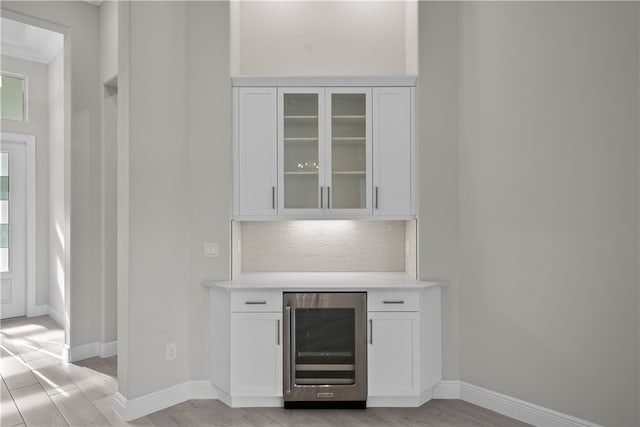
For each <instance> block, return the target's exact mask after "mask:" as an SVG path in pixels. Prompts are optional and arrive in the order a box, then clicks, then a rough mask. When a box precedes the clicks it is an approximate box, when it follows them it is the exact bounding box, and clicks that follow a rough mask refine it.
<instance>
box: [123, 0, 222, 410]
mask: <svg viewBox="0 0 640 427" xmlns="http://www.w3.org/2000/svg"><path fill="white" fill-rule="evenodd" d="M127 7H128V10H127V11H126V12H125V11H124V10H123V12H122V13H125V14H126V13H128V14H129V18H128V19H129V20H130V21H129V24H128V25H127V24H126V20H122V17H123V14H120V15H119V26H120V28H119V37H120V39H121V40H120V45H119V55H120V56H119V72H118V81H119V95H118V96H119V99H118V102H119V105H118V109H119V119H121V118H123V120H124V121H123V120H120V123H119V125H120V126H121V130H122V129H125V133H124V134H119V142H118V144H119V145H118V147H119V150H120V152H119V153H118V160H119V164H118V169H119V172H120V170H121V169H123V168H126V170H124V171H123V172H124V174H120V173H119V179H120V180H121V181H120V183H119V186H118V209H119V213H118V216H119V220H118V233H119V242H118V248H119V250H120V249H122V248H124V251H120V253H119V255H118V256H119V257H122V256H123V255H124V254H125V253H128V255H127V258H126V259H125V260H124V263H121V262H120V258H119V267H120V266H123V269H121V271H119V272H118V274H119V284H118V305H119V306H118V310H119V315H118V321H119V324H118V340H119V343H118V344H119V351H120V354H121V357H120V358H119V360H118V363H119V367H118V369H119V372H118V376H119V380H120V379H122V381H119V391H120V392H121V393H122V394H123V395H124V396H126V397H127V398H129V399H131V398H135V397H137V396H140V395H144V394H147V393H150V392H153V391H156V390H159V389H162V388H165V387H168V386H171V385H175V384H177V383H180V382H182V381H185V380H188V379H191V378H194V379H205V378H208V376H209V373H208V341H209V340H208V326H207V323H206V319H208V311H209V307H208V298H207V290H206V289H205V288H203V287H202V286H201V284H200V282H201V281H202V280H205V279H209V280H212V279H226V278H228V277H229V276H230V265H231V261H230V258H229V250H228V248H229V247H230V220H231V186H230V182H231V111H230V105H231V86H230V85H231V81H230V77H229V27H228V21H229V10H228V4H227V3H222V2H202V3H199V2H131V3H128V4H124V3H123V4H120V7H119V8H120V9H123V8H127ZM129 30H130V33H129V32H128V31H129ZM124 44H126V47H125V46H124ZM126 50H130V52H129V53H127V52H126ZM124 57H128V58H129V60H130V62H129V63H126V62H123V60H122V59H123V58H124ZM129 89H131V90H129ZM121 149H122V150H121ZM123 150H126V151H123ZM127 163H128V164H127ZM127 175H128V176H127ZM121 176H122V177H126V178H124V179H123V178H121ZM124 181H128V182H124ZM123 189H124V190H123ZM121 190H123V191H121ZM121 224H123V225H124V229H125V230H126V228H128V229H129V233H128V235H127V233H126V231H124V232H122V233H121V231H122V230H123V229H122V227H120V226H121ZM204 241H217V242H219V243H220V248H221V256H220V258H218V259H204V258H203V257H202V243H203V242H204ZM125 269H126V270H127V271H124V270H125ZM125 282H126V283H127V285H126V286H125ZM172 342H175V343H176V344H177V359H176V360H175V361H172V362H166V361H165V346H166V344H168V343H172Z"/></svg>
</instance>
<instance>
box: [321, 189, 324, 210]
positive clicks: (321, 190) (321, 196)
mask: <svg viewBox="0 0 640 427" xmlns="http://www.w3.org/2000/svg"><path fill="white" fill-rule="evenodd" d="M323 189H324V187H320V209H322V199H323V196H322V190H323Z"/></svg>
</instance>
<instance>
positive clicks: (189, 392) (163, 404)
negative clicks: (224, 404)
mask: <svg viewBox="0 0 640 427" xmlns="http://www.w3.org/2000/svg"><path fill="white" fill-rule="evenodd" d="M217 398H218V394H217V391H216V389H215V388H214V387H213V386H212V385H211V383H210V382H209V381H185V382H183V383H181V384H177V385H175V386H172V387H168V388H165V389H163V390H159V391H156V392H153V393H149V394H145V395H144V396H140V397H136V398H134V399H127V398H126V397H124V396H123V395H122V394H120V392H118V393H116V394H115V395H114V396H113V403H114V410H115V412H116V413H117V414H118V415H119V416H120V417H122V418H123V419H124V420H125V421H132V420H135V419H136V418H140V417H144V416H145V415H148V414H151V413H153V412H156V411H160V410H162V409H165V408H168V407H170V406H173V405H177V404H178V403H181V402H184V401H187V400H191V399H217Z"/></svg>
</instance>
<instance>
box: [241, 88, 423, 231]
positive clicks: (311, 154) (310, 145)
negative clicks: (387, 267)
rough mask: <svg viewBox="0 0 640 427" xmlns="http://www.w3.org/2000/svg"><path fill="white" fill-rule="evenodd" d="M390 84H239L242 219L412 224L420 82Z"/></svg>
mask: <svg viewBox="0 0 640 427" xmlns="http://www.w3.org/2000/svg"><path fill="white" fill-rule="evenodd" d="M387 80H388V81H387ZM387 80H384V79H380V81H379V82H373V81H371V80H367V79H363V81H362V82H361V83H362V84H358V83H359V82H358V79H347V80H345V81H346V82H348V83H351V84H352V86H348V85H343V84H340V83H344V82H342V81H339V80H335V79H334V80H332V79H324V80H323V79H318V81H317V83H320V84H319V85H317V86H310V85H302V84H294V85H292V86H287V85H286V84H287V83H296V80H295V79H291V80H287V79H274V80H273V81H269V79H262V80H257V81H256V80H255V79H247V80H243V79H241V78H240V79H234V85H235V87H234V88H233V93H234V211H233V212H234V216H235V217H236V218H239V219H242V218H246V219H261V218H263V219H268V218H269V217H273V216H276V215H277V216H279V217H282V218H288V219H299V218H324V217H332V218H335V217H342V218H354V217H363V216H368V217H371V216H380V217H383V218H395V219H408V218H412V217H413V216H414V214H415V201H414V193H415V188H414V180H415V178H414V176H415V167H414V164H413V161H414V160H413V159H414V157H415V156H414V153H413V151H414V145H415V144H414V126H415V120H414V107H413V103H414V101H413V93H414V88H413V87H412V86H411V84H415V80H413V83H409V80H408V81H407V82H401V83H400V84H398V85H395V84H396V83H398V82H397V81H395V80H390V79H387ZM243 81H244V82H246V83H245V84H248V85H249V86H245V87H243V86H242V84H243ZM258 83H262V84H264V86H262V87H258V86H256V84H258ZM269 83H271V84H273V86H271V85H270V84H269ZM298 83H300V82H299V81H298ZM304 83H313V81H307V80H305V81H304ZM322 83H337V84H338V85H337V86H332V85H330V84H326V85H325V84H322ZM384 83H387V84H390V86H384V85H383V84H384ZM376 84H381V85H380V86H377V85H376Z"/></svg>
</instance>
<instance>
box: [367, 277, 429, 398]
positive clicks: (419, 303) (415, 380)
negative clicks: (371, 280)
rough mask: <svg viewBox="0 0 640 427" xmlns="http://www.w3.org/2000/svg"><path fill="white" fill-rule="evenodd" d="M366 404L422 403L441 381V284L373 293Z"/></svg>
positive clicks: (368, 306) (370, 306)
mask: <svg viewBox="0 0 640 427" xmlns="http://www.w3.org/2000/svg"><path fill="white" fill-rule="evenodd" d="M367 310H368V313H367V317H368V319H367V320H368V326H369V331H368V332H369V336H368V343H369V344H368V353H367V358H368V385H369V398H368V401H367V405H368V406H419V405H421V404H422V403H424V402H426V401H428V400H429V399H431V397H432V396H431V390H432V388H433V387H434V386H435V385H436V384H437V383H438V382H440V381H441V366H442V361H441V356H440V354H441V344H440V340H441V335H440V327H441V320H440V288H428V289H424V290H416V291H403V292H395V291H382V292H379V291H378V292H376V291H372V292H369V294H368V298H367Z"/></svg>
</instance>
